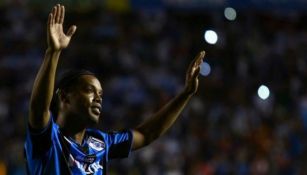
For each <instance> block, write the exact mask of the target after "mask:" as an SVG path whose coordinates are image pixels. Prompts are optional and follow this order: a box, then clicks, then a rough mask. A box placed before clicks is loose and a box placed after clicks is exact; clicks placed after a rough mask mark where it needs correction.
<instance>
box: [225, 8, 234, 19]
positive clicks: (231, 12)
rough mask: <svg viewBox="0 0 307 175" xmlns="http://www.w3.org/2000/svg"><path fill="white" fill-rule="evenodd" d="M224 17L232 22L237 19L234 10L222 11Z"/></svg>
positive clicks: (226, 9)
mask: <svg viewBox="0 0 307 175" xmlns="http://www.w3.org/2000/svg"><path fill="white" fill-rule="evenodd" d="M224 16H225V18H226V19H228V20H230V21H233V20H235V19H236V17H237V12H236V10H235V9H234V8H232V7H227V8H225V10H224Z"/></svg>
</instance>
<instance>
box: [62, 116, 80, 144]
mask: <svg viewBox="0 0 307 175" xmlns="http://www.w3.org/2000/svg"><path fill="white" fill-rule="evenodd" d="M57 124H58V125H59V127H60V129H61V131H62V133H63V134H64V136H68V137H70V138H72V139H74V140H75V141H76V142H77V143H78V144H80V145H81V144H82V141H83V137H84V134H85V129H86V126H85V124H84V122H80V121H77V117H76V116H73V117H69V116H67V115H66V116H64V115H63V114H62V115H61V113H59V115H58V118H57Z"/></svg>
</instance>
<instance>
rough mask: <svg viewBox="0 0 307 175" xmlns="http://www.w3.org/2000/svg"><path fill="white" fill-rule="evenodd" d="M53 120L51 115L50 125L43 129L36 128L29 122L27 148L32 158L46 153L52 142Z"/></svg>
mask: <svg viewBox="0 0 307 175" xmlns="http://www.w3.org/2000/svg"><path fill="white" fill-rule="evenodd" d="M52 127H53V120H52V117H50V120H49V122H48V125H47V126H46V127H45V128H43V129H39V130H37V129H34V128H32V127H31V126H30V124H28V129H27V137H26V143H25V150H26V152H27V154H28V155H27V156H31V157H32V158H36V157H39V156H41V155H43V154H45V153H46V152H47V151H48V150H49V148H50V146H51V144H52Z"/></svg>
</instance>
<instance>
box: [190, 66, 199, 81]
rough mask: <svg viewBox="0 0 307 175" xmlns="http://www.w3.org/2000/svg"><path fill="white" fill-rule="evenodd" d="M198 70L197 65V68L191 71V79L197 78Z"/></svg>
mask: <svg viewBox="0 0 307 175" xmlns="http://www.w3.org/2000/svg"><path fill="white" fill-rule="evenodd" d="M199 72H200V67H197V68H196V69H195V70H194V71H193V75H192V78H193V79H196V78H198V75H199Z"/></svg>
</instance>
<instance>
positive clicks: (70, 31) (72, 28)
mask: <svg viewBox="0 0 307 175" xmlns="http://www.w3.org/2000/svg"><path fill="white" fill-rule="evenodd" d="M76 30H77V26H75V25H72V26H70V27H69V29H68V31H67V34H66V35H67V36H69V37H71V36H73V34H74V33H75V32H76Z"/></svg>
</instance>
